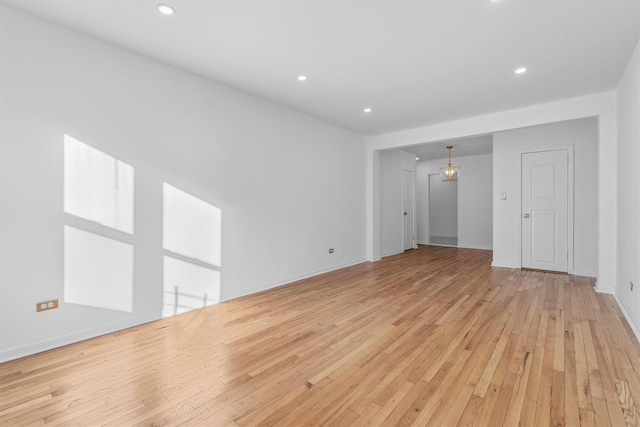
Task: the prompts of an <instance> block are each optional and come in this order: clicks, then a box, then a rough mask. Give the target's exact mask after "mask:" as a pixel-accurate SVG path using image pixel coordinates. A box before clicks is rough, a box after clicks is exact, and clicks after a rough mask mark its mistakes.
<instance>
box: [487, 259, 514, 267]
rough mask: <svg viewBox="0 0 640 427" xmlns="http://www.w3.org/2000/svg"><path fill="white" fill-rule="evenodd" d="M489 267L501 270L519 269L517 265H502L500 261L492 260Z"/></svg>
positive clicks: (506, 263)
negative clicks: (500, 268)
mask: <svg viewBox="0 0 640 427" xmlns="http://www.w3.org/2000/svg"><path fill="white" fill-rule="evenodd" d="M491 267H502V268H518V269H519V268H520V266H519V265H515V264H509V263H508V262H505V263H502V262H500V261H496V260H493V261H492V262H491Z"/></svg>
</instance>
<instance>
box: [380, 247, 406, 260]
mask: <svg viewBox="0 0 640 427" xmlns="http://www.w3.org/2000/svg"><path fill="white" fill-rule="evenodd" d="M403 252H404V249H400V250H399V251H396V252H389V253H388V254H380V256H381V257H382V258H384V257H388V256H393V255H398V254H401V253H403Z"/></svg>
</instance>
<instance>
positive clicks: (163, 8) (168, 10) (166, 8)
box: [158, 3, 176, 15]
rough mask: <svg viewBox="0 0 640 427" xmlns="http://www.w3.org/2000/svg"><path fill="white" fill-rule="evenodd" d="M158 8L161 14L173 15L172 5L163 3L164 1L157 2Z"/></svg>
mask: <svg viewBox="0 0 640 427" xmlns="http://www.w3.org/2000/svg"><path fill="white" fill-rule="evenodd" d="M158 10H159V11H160V13H162V14H163V15H173V12H175V11H176V10H175V9H174V8H173V7H171V6H169V5H168V4H164V3H158Z"/></svg>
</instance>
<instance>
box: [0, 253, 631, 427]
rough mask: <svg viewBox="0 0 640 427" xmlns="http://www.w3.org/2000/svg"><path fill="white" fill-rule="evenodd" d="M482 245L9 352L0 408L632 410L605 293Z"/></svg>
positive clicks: (369, 421) (210, 414) (611, 422)
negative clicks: (511, 262) (494, 256)
mask: <svg viewBox="0 0 640 427" xmlns="http://www.w3.org/2000/svg"><path fill="white" fill-rule="evenodd" d="M490 262H491V252H489V251H480V250H469V249H457V248H447V247H426V246H421V247H420V249H417V250H413V251H410V252H407V253H405V254H401V255H397V256H394V257H389V258H385V259H384V260H382V261H380V262H377V263H365V264H360V265H357V266H354V267H350V268H346V269H343V270H340V271H337V272H333V273H329V274H325V275H322V276H318V277H314V278H311V279H308V280H304V281H300V282H297V283H294V284H291V285H288V286H284V287H281V288H277V289H274V290H270V291H267V292H263V293H260V294H256V295H251V296H248V297H244V298H240V299H236V300H233V301H228V302H225V303H222V304H219V305H217V306H213V307H209V308H207V309H202V310H197V311H194V312H190V313H186V314H183V315H180V316H177V317H174V318H169V319H164V320H161V321H157V322H153V323H149V324H146V325H143V326H140V327H136V328H133V329H128V330H125V331H122V332H118V333H114V334H110V335H105V336H103V337H99V338H96V339H93V340H89V341H85V342H82V343H79V344H75V345H71V346H67V347H63V348H60V349H56V350H52V351H48V352H45V353H41V354H38V355H35V356H31V357H28V358H24V359H20V360H16V361H12V362H8V363H4V364H1V365H0V425H2V426H12V425H25V424H33V425H42V424H51V425H82V426H89V425H91V426H93V425H112V426H124V425H178V424H184V425H207V426H247V425H288V426H302V425H330V426H364V425H366V426H377V425H433V426H456V425H457V426H471V425H476V426H500V425H518V424H520V425H523V426H547V425H549V426H557V425H567V426H579V425H587V426H591V425H594V426H624V425H639V423H640V416H639V414H638V412H637V410H636V405H637V402H640V376H639V375H638V372H639V370H640V345H639V344H638V341H637V340H636V338H635V337H634V335H633V333H632V331H631V329H630V328H629V326H628V324H627V322H626V321H625V319H624V318H623V317H622V314H621V312H620V310H619V309H618V307H617V305H616V303H615V301H614V299H613V298H612V297H611V296H609V295H601V294H596V293H595V292H594V291H593V280H592V279H588V278H583V277H577V276H570V275H558V274H549V273H543V272H534V271H522V270H514V269H506V268H491V267H490V266H489V265H490ZM634 402H635V403H634Z"/></svg>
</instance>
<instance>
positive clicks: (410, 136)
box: [366, 91, 617, 290]
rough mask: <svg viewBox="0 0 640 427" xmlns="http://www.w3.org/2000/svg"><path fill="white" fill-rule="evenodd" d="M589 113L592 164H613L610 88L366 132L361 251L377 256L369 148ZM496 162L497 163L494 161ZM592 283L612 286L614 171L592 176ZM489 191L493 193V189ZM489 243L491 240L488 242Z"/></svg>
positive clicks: (372, 156) (606, 167)
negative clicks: (593, 132)
mask: <svg viewBox="0 0 640 427" xmlns="http://www.w3.org/2000/svg"><path fill="white" fill-rule="evenodd" d="M586 117H595V118H597V121H598V134H597V140H598V151H597V159H598V161H597V165H598V169H599V170H602V171H605V170H610V169H611V168H612V167H615V164H616V153H617V122H616V93H615V92H613V91H611V92H604V93H599V94H594V95H586V96H581V97H577V98H571V99H564V100H560V101H555V102H549V103H546V104H539V105H532V106H528V107H523V108H517V109H514V110H509V111H503V112H498V113H492V114H486V115H482V116H477V117H471V118H468V119H463V120H456V121H452V122H447V123H440V124H435V125H431V126H424V127H420V128H415V129H409V130H405V131H400V132H393V133H389V134H385V135H380V136H376V137H372V138H369V140H368V142H367V150H368V155H367V161H368V165H367V180H368V182H369V185H367V209H368V213H367V216H366V218H367V244H368V247H367V257H368V259H370V260H375V259H376V258H377V253H376V245H375V242H376V241H377V239H378V235H379V230H378V228H377V227H374V224H375V221H374V220H375V218H376V216H377V210H378V209H379V206H378V204H377V203H374V201H375V200H376V197H377V196H376V195H375V194H374V192H375V191H376V187H375V186H374V185H372V183H375V182H376V180H377V175H376V170H375V168H374V167H373V166H372V165H373V159H375V152H376V151H378V150H387V149H391V148H401V147H409V146H415V145H419V144H424V143H431V142H437V141H442V140H447V139H460V138H464V137H468V136H475V135H486V134H489V133H495V132H498V131H503V130H509V129H519V128H522V127H528V126H535V125H540V124H546V123H555V122H560V121H566V120H572V119H577V118H586ZM494 164H495V165H496V167H498V166H499V165H498V164H497V162H494ZM597 180H598V181H597V192H598V195H599V196H598V205H597V219H598V224H597V236H598V240H597V251H598V257H597V269H594V270H597V272H598V280H597V282H596V283H597V289H598V290H603V289H610V288H613V287H614V286H615V285H614V284H615V283H617V281H616V230H617V227H616V223H617V213H616V211H617V205H616V185H617V177H616V176H615V174H607V173H601V174H599V175H598V176H597ZM494 197H495V195H494ZM494 246H495V242H494Z"/></svg>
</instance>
